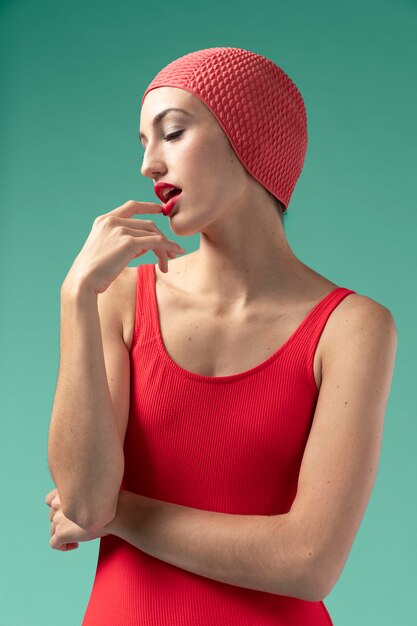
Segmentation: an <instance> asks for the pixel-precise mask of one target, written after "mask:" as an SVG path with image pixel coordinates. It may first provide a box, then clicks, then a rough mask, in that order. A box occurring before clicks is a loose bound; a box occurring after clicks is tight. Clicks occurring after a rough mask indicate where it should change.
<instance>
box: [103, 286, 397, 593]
mask: <svg viewBox="0 0 417 626" xmlns="http://www.w3.org/2000/svg"><path fill="white" fill-rule="evenodd" d="M353 300H355V302H352V305H350V306H349V307H345V309H344V311H343V314H342V316H341V317H340V316H339V320H340V323H338V326H337V329H336V330H335V331H334V332H333V333H332V341H331V342H329V345H328V346H327V348H326V356H325V358H324V359H323V376H322V383H321V387H320V393H319V397H318V401H317V406H316V410H315V414H314V419H313V424H312V428H311V430H310V434H309V438H308V441H307V445H306V448H305V452H304V456H303V460H302V465H301V469H300V474H299V483H298V491H297V495H296V498H295V500H294V502H293V506H292V508H291V510H290V511H289V512H288V513H287V514H284V515H273V516H259V515H230V514H225V513H218V512H210V511H203V510H200V509H194V508H190V507H185V506H181V505H177V504H174V503H169V502H163V501H160V500H155V499H152V498H147V497H145V496H141V495H138V494H135V493H132V492H129V491H121V492H120V494H119V503H118V507H117V513H116V516H115V518H114V520H113V521H112V522H110V524H108V525H107V526H105V527H104V530H106V531H107V532H109V533H111V534H115V535H117V536H119V537H121V538H122V539H124V540H125V541H127V542H128V543H131V544H132V545H134V546H136V547H137V548H139V549H140V550H143V551H144V552H146V553H148V554H150V555H152V556H154V557H156V558H158V559H161V560H163V561H165V562H168V563H171V564H173V565H175V566H177V567H180V568H182V569H185V570H187V571H190V572H193V573H195V574H199V575H201V576H205V577H207V578H211V579H214V580H218V581H221V582H225V583H228V584H232V585H237V586H239V587H245V588H248V589H256V590H260V591H268V592H271V593H275V594H282V595H288V596H294V597H298V598H302V599H305V600H309V601H319V600H321V599H323V598H324V597H325V596H326V595H327V594H328V593H329V592H330V590H331V589H332V588H333V586H334V585H335V583H336V581H337V580H338V578H339V576H340V574H341V571H342V569H343V567H344V564H345V562H346V560H347V557H348V555H349V552H350V549H351V547H352V544H353V541H354V538H355V535H356V533H357V530H358V528H359V525H360V522H361V520H362V517H363V515H364V512H365V509H366V506H367V503H368V501H369V498H370V495H371V492H372V488H373V485H374V481H375V478H376V472H377V466H378V461H379V454H380V446H381V438H382V431H383V421H384V414H385V408H386V403H387V400H388V396H389V391H390V386H391V380H392V375H393V370H394V362H395V355H396V349H397V333H396V327H395V323H394V320H393V317H392V315H391V313H390V312H389V310H388V309H387V308H386V307H384V306H382V305H380V304H378V303H377V302H375V301H374V300H371V299H369V298H366V297H365V296H359V295H358V296H357V297H356V298H355V299H353Z"/></svg>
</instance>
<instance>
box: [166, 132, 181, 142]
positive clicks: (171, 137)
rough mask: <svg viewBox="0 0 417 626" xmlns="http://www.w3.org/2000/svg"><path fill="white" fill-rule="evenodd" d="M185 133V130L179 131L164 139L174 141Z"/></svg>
mask: <svg viewBox="0 0 417 626" xmlns="http://www.w3.org/2000/svg"><path fill="white" fill-rule="evenodd" d="M183 132H184V131H183V130H177V131H176V132H175V133H170V134H169V135H167V136H166V137H164V139H165V141H172V139H176V138H177V137H180V136H181V135H182V133H183Z"/></svg>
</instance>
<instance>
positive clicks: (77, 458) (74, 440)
mask: <svg viewBox="0 0 417 626" xmlns="http://www.w3.org/2000/svg"><path fill="white" fill-rule="evenodd" d="M97 297H98V296H97V294H94V293H91V292H87V291H85V290H83V289H80V288H78V287H77V288H75V287H74V288H72V289H71V290H70V289H68V290H66V289H64V288H62V289H61V336H60V364H59V373H58V382H57V387H56V392H55V397H54V403H53V409H52V415H51V421H50V428H49V436H48V464H49V468H50V471H51V474H52V477H53V479H54V482H55V484H56V486H57V488H58V490H59V494H60V497H61V503H62V508H63V512H64V514H65V515H66V516H67V517H68V518H69V519H71V520H73V521H74V522H76V523H77V524H79V525H80V526H82V527H87V526H88V525H89V524H90V521H91V516H92V513H93V512H94V519H95V521H98V520H101V521H102V522H103V523H107V522H108V520H110V519H112V517H113V516H114V513H115V510H116V505H117V497H118V493H119V489H120V483H121V479H122V476H123V469H124V458H123V446H122V442H121V440H120V435H119V432H118V428H117V423H116V420H115V417H114V409H113V404H112V400H111V396H110V391H109V388H108V382H107V376H106V369H105V362H104V354H103V345H102V338H101V329H100V318H99V313H98V304H97ZM112 494H114V496H113V497H112Z"/></svg>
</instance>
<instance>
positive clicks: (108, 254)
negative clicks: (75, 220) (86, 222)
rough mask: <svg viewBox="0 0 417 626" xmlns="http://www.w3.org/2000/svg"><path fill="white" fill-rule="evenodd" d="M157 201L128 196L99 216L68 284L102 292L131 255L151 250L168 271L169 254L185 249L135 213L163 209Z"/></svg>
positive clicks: (73, 267)
mask: <svg viewBox="0 0 417 626" xmlns="http://www.w3.org/2000/svg"><path fill="white" fill-rule="evenodd" d="M161 212H162V206H161V205H160V204H156V203H155V202H136V201H135V200H128V202H125V203H124V204H122V205H121V206H119V207H117V208H116V209H114V210H113V211H110V212H109V213H104V214H103V215H99V216H98V217H96V219H95V220H94V223H93V227H92V229H91V232H90V234H89V236H88V237H87V240H86V242H85V243H84V246H83V247H82V249H81V251H80V252H79V254H78V256H77V257H76V259H75V261H74V263H73V264H72V266H71V268H70V270H69V272H68V274H67V276H66V277H65V280H64V285H65V286H73V285H74V284H75V285H78V284H80V283H83V284H84V285H86V286H87V287H88V288H90V289H91V290H93V291H94V292H95V293H96V294H99V293H103V292H104V291H106V289H107V288H108V287H109V286H110V284H111V283H112V282H113V281H114V280H115V278H117V276H118V275H119V274H120V273H121V272H122V270H123V269H124V268H125V267H126V266H127V265H128V263H129V262H130V261H131V260H132V259H136V258H137V257H138V256H141V255H142V254H145V253H146V252H148V250H152V251H153V252H154V253H155V254H156V256H157V258H158V263H159V267H160V269H161V271H162V272H167V271H168V258H175V257H176V255H177V254H182V253H183V252H185V250H184V248H181V246H179V245H178V244H177V243H175V242H174V241H170V240H169V239H168V238H167V237H166V236H165V235H164V233H163V232H162V231H161V230H159V228H158V227H157V226H156V225H155V224H154V223H153V222H152V221H151V220H148V219H131V218H132V216H133V215H137V214H146V213H155V214H158V213H161Z"/></svg>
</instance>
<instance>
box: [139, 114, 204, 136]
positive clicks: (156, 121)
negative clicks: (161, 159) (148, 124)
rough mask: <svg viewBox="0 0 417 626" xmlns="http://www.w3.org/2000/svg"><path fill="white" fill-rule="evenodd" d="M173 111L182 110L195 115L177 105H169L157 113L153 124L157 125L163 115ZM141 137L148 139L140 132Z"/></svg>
mask: <svg viewBox="0 0 417 626" xmlns="http://www.w3.org/2000/svg"><path fill="white" fill-rule="evenodd" d="M171 111H180V112H181V113H185V114H186V115H189V116H190V117H193V115H192V114H191V113H189V112H188V111H186V110H185V109H178V108H176V107H169V108H168V109H164V110H163V111H160V113H158V114H157V115H155V117H154V119H153V122H152V126H157V125H158V124H159V122H160V121H161V120H162V118H163V117H165V115H167V113H170V112H171ZM139 139H141V140H142V139H146V137H145V135H144V134H143V133H141V132H139Z"/></svg>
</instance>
